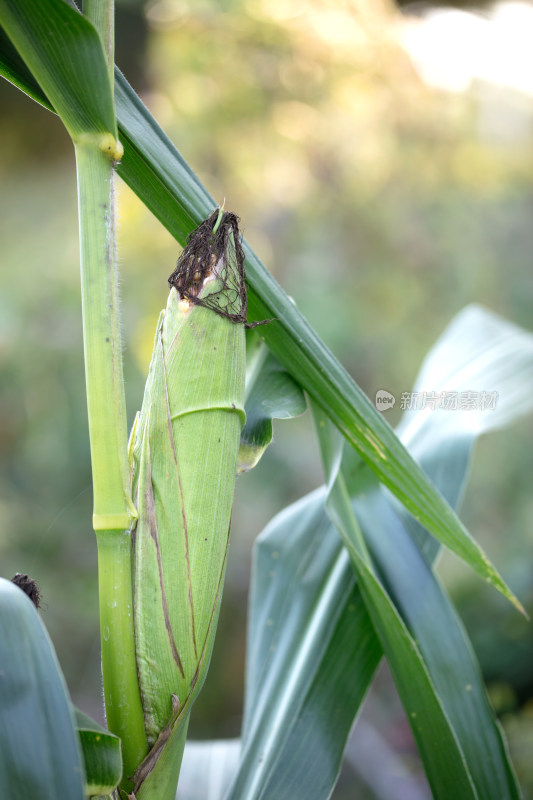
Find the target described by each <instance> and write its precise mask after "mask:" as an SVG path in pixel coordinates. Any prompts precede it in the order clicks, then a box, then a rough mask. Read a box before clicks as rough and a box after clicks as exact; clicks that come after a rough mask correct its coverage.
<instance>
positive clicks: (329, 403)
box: [1, 0, 522, 610]
mask: <svg viewBox="0 0 533 800" xmlns="http://www.w3.org/2000/svg"><path fill="white" fill-rule="evenodd" d="M1 1H2V2H7V0H1ZM25 1H26V2H30V0H25ZM48 2H53V0H48ZM115 78H116V85H115V102H116V109H117V118H118V121H119V130H120V136H121V141H122V143H123V144H124V147H125V153H124V157H123V159H122V162H121V166H120V169H119V171H120V174H121V175H122V177H123V178H124V180H125V181H126V182H127V183H128V184H129V185H130V186H131V188H132V189H133V190H134V191H135V193H136V194H137V195H138V196H139V197H140V198H141V199H142V200H143V202H144V203H145V205H146V206H147V207H148V208H149V209H150V210H151V211H152V212H153V213H154V214H155V216H156V217H157V218H158V219H159V220H160V221H161V222H162V224H163V225H165V227H166V228H167V229H168V230H169V231H170V232H171V233H172V234H173V235H174V236H175V237H176V239H177V240H178V241H179V242H181V243H182V244H183V243H184V242H185V240H186V238H187V236H188V234H189V233H191V231H192V230H193V229H194V228H195V227H196V226H197V225H198V224H199V223H200V222H201V221H202V219H204V218H205V217H207V216H208V215H209V213H211V212H212V210H213V208H214V206H215V203H214V201H213V199H212V198H211V197H210V195H209V193H208V192H207V190H206V189H205V188H204V187H203V186H202V184H201V183H200V181H199V180H198V178H197V177H196V175H195V174H194V173H193V172H192V170H191V169H190V167H189V166H188V165H187V164H186V162H185V161H184V160H183V158H182V156H181V155H180V153H179V152H178V151H177V150H176V148H175V147H174V145H173V144H172V142H171V141H170V140H169V139H168V137H166V136H165V134H164V133H163V131H162V130H161V129H160V128H159V126H158V125H157V123H156V122H155V120H154V119H153V117H152V116H151V115H150V113H149V111H148V110H147V109H146V107H145V106H144V105H143V104H142V102H141V101H140V99H139V98H138V97H137V95H136V94H135V92H134V91H133V89H132V88H131V87H130V86H129V85H128V83H127V82H126V80H125V79H124V77H123V76H122V74H121V73H120V72H119V71H118V70H116V72H115ZM44 88H46V87H44ZM47 93H48V92H47ZM53 99H54V98H52V100H53ZM244 249H245V252H246V266H247V276H248V277H247V280H248V286H249V306H248V307H249V314H250V316H251V317H252V318H255V319H264V318H268V319H275V322H272V323H271V324H269V325H266V326H264V328H263V330H262V332H261V335H262V337H263V338H264V340H265V341H266V343H267V344H268V346H269V348H270V349H271V350H272V352H273V353H274V354H275V355H276V357H277V358H278V359H279V361H280V362H281V363H282V364H283V365H284V366H285V367H286V369H287V370H288V371H289V372H290V374H291V375H292V376H293V377H294V378H295V379H296V380H297V381H298V383H300V385H301V386H302V387H303V388H304V389H305V390H306V391H307V392H308V393H309V395H310V396H311V397H312V398H313V399H314V400H315V402H316V403H318V404H319V405H320V406H321V408H323V409H324V411H325V412H326V414H327V415H328V417H329V418H330V419H331V420H332V421H333V423H334V424H335V425H336V426H337V427H338V428H339V430H340V431H341V432H342V433H343V435H344V436H345V437H346V438H347V440H348V441H349V442H350V443H351V444H352V445H353V446H354V447H355V448H356V450H357V451H358V452H359V453H360V455H361V456H362V457H363V458H364V459H365V461H366V462H367V463H368V464H369V466H370V467H371V469H372V470H373V471H374V472H375V474H376V475H377V476H378V478H379V479H380V481H382V482H383V483H384V484H385V485H386V486H387V487H388V488H389V489H390V490H391V491H392V492H393V494H394V495H395V496H396V497H398V499H399V500H400V501H401V503H402V504H403V505H404V506H405V507H406V508H407V509H408V511H409V512H410V513H411V514H412V515H413V516H414V517H415V519H417V520H419V521H420V522H421V523H422V524H423V525H424V526H425V527H426V528H427V529H428V530H429V531H430V532H431V533H432V534H433V535H434V536H435V537H436V538H437V539H438V540H439V541H440V542H442V543H443V544H444V545H445V546H446V547H448V548H450V549H451V550H452V551H453V552H455V553H456V554H457V555H458V556H459V557H460V558H462V559H464V560H465V562H466V563H468V564H469V565H470V566H471V567H472V568H473V569H474V570H475V571H476V572H478V573H479V574H480V575H481V576H482V577H483V578H484V579H485V580H487V581H488V582H489V583H491V584H492V585H493V586H495V587H496V588H497V589H498V590H499V591H500V592H501V593H502V594H503V595H504V596H506V597H508V598H509V599H510V600H511V602H513V603H514V604H515V605H516V606H517V607H518V608H519V609H520V610H522V608H521V606H520V603H519V602H518V600H516V598H515V597H514V596H513V594H512V592H510V590H509V589H508V587H507V586H506V585H505V583H504V581H503V580H502V578H501V577H500V576H499V575H498V573H497V572H496V570H495V569H494V567H493V566H492V564H490V562H489V561H488V559H487V558H486V556H485V555H484V553H483V552H482V551H481V550H480V548H479V547H478V545H477V544H476V543H475V542H474V540H473V539H472V538H471V537H470V535H469V534H468V532H467V531H466V529H465V528H464V526H463V525H462V524H461V522H460V520H459V519H458V517H457V516H456V514H455V513H454V512H453V510H452V509H451V508H450V506H449V505H448V504H447V503H446V501H445V500H444V499H443V498H442V496H441V495H440V494H439V492H438V491H437V490H436V489H435V487H434V486H433V484H432V483H431V482H430V481H429V479H428V478H427V476H426V475H425V473H424V472H423V471H422V470H421V469H420V467H419V466H418V464H417V463H416V462H415V461H414V459H413V458H412V457H411V456H410V455H409V453H408V451H407V450H406V449H405V448H404V447H403V445H402V444H401V443H400V442H399V440H398V438H397V437H396V436H395V434H394V432H393V431H392V430H391V428H390V427H389V426H388V424H387V423H386V421H385V420H384V419H383V417H382V416H381V415H380V414H379V413H378V412H377V411H376V409H375V408H374V407H373V405H372V404H371V403H370V401H369V400H368V398H367V397H366V396H365V394H364V393H363V392H362V391H361V390H360V389H359V387H358V386H357V385H356V384H355V382H354V381H353V380H352V378H351V377H350V376H349V375H348V373H347V372H346V370H345V369H344V368H343V367H342V366H341V364H340V363H339V362H338V361H337V359H336V358H335V357H334V356H333V354H332V353H331V352H330V351H329V349H328V348H327V347H326V346H325V344H324V343H323V342H322V341H321V339H320V338H319V337H318V336H317V335H316V333H315V332H314V330H313V329H312V328H311V326H310V325H309V324H308V323H307V321H306V320H305V319H304V317H303V316H302V315H301V314H300V313H299V312H298V310H297V309H296V307H295V305H294V303H293V302H292V301H291V300H290V298H289V297H288V296H287V295H286V294H285V292H284V291H283V290H282V289H281V287H280V286H279V285H278V284H277V283H276V281H275V280H274V278H273V277H272V276H271V275H270V274H269V273H268V271H267V270H266V268H265V267H264V266H263V264H262V263H261V261H260V260H259V259H258V258H257V256H256V255H255V254H254V253H253V251H252V250H251V249H250V247H249V246H248V245H246V243H244Z"/></svg>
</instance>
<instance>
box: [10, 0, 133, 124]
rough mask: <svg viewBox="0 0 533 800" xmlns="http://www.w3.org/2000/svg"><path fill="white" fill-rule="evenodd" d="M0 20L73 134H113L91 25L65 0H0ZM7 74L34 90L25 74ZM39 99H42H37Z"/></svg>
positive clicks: (103, 64) (103, 68)
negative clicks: (18, 75) (18, 77)
mask: <svg viewBox="0 0 533 800" xmlns="http://www.w3.org/2000/svg"><path fill="white" fill-rule="evenodd" d="M0 24H1V25H2V27H3V28H4V30H5V32H6V33H7V36H8V37H9V39H10V40H11V42H12V44H13V45H14V47H15V49H16V50H17V51H18V53H19V55H20V57H21V59H22V61H23V62H24V63H25V64H26V65H27V68H28V69H29V71H30V73H31V74H32V76H33V79H34V80H35V81H37V83H38V84H39V86H40V87H41V90H42V92H44V93H45V95H46V96H47V98H48V100H49V102H50V103H51V104H52V105H53V107H54V108H55V110H56V112H57V113H58V114H59V116H60V117H61V119H62V121H63V123H64V125H65V127H66V128H67V130H68V131H69V133H70V135H71V137H72V138H73V139H78V138H79V137H80V136H81V135H83V134H85V135H87V134H101V133H107V132H109V133H112V134H113V135H114V136H115V135H116V130H117V128H116V122H115V114H114V109H113V97H112V92H111V86H110V83H109V77H108V72H107V65H106V60H105V55H104V50H103V47H102V42H101V40H100V37H99V35H98V33H97V32H96V30H95V28H94V27H93V26H92V25H91V23H90V22H89V21H88V20H87V19H86V18H85V17H84V16H83V15H82V14H80V13H79V12H78V11H77V10H76V9H75V8H74V7H73V6H71V5H69V4H68V3H66V2H64V0H39V2H38V3H36V2H34V0H0ZM16 71H17V66H16V64H14V63H13V62H11V64H10V78H9V79H10V80H12V82H14V83H16V84H17V85H19V86H22V85H26V86H27V87H28V88H27V89H26V91H27V92H28V94H30V96H34V95H35V94H36V92H35V89H34V88H32V85H31V84H30V83H29V81H28V76H27V75H26V76H24V75H22V76H20V79H18V80H17V76H16ZM39 102H42V100H39Z"/></svg>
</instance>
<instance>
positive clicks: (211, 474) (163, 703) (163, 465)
mask: <svg viewBox="0 0 533 800" xmlns="http://www.w3.org/2000/svg"><path fill="white" fill-rule="evenodd" d="M225 216H226V215H224V217H225ZM226 233H227V235H226V240H225V249H224V253H223V255H222V256H221V258H220V259H219V261H218V263H217V265H216V268H215V269H214V270H213V267H214V263H213V262H214V259H213V258H212V259H211V265H210V267H209V269H207V270H206V271H205V277H203V280H202V284H201V286H200V287H199V291H198V294H197V297H198V301H199V302H205V303H206V305H202V304H196V303H195V302H189V301H188V300H185V299H183V298H182V297H181V298H180V294H179V293H178V291H177V290H176V288H172V289H171V291H170V294H169V297H168V303H167V307H166V310H165V311H164V312H162V313H161V316H160V318H159V322H158V325H157V330H156V335H155V342H154V350H153V355H152V361H151V364H150V369H149V374H148V380H147V383H146V388H145V396H144V400H143V405H142V409H141V413H140V416H139V419H138V421H137V424H136V430H135V434H134V436H135V439H134V446H133V476H132V484H133V485H132V490H133V497H134V500H135V502H136V506H137V509H138V512H139V519H138V522H137V527H136V530H135V535H134V617H135V620H134V622H135V640H136V657H137V669H138V675H139V686H140V691H141V699H142V705H143V710H144V718H145V727H146V734H147V739H148V743H149V745H150V746H153V745H154V744H155V742H156V741H157V739H158V737H160V736H161V733H162V732H164V731H168V733H170V730H171V729H172V728H173V726H174V722H175V721H176V720H177V719H178V718H180V717H181V718H183V719H185V718H186V717H187V716H188V711H189V710H190V706H191V704H192V702H193V700H194V698H195V697H196V695H197V693H198V691H199V690H200V688H201V685H202V683H203V680H204V678H205V674H206V671H207V667H208V664H209V659H210V655H211V650H212V646H213V640H214V634H215V628H216V624H217V618H218V611H219V605H220V598H221V592H222V585H223V580H224V572H225V567H226V556H227V549H228V538H229V526H230V519H231V510H232V504H233V493H234V486H235V473H236V462H237V453H238V449H239V439H240V432H241V428H242V426H243V425H244V421H245V414H244V408H243V404H244V375H245V336H244V325H243V324H242V322H241V321H237V322H235V321H234V320H231V319H228V318H227V316H225V315H222V314H220V313H214V312H213V310H212V309H211V308H209V307H208V301H209V297H210V296H211V295H217V294H218V295H220V293H221V292H222V293H223V292H224V291H225V290H226V287H227V278H228V275H230V277H231V275H232V274H233V273H232V271H234V272H235V276H236V277H237V278H238V277H239V276H238V270H239V269H240V268H241V269H242V264H241V265H239V263H238V259H237V258H236V244H235V239H234V231H233V230H228V231H226ZM238 247H239V243H237V248H238ZM222 260H224V261H225V270H227V274H225V277H224V279H222V278H221V277H220V274H221V263H222ZM217 273H218V274H217ZM238 303H239V298H238V297H235V298H231V297H230V298H227V305H226V308H227V309H229V310H230V311H232V310H233V307H234V305H236V304H238ZM160 741H161V739H160Z"/></svg>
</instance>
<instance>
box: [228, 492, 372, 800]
mask: <svg viewBox="0 0 533 800" xmlns="http://www.w3.org/2000/svg"><path fill="white" fill-rule="evenodd" d="M324 497H325V495H324V492H323V490H318V491H317V492H314V493H313V494H311V495H309V496H308V497H306V498H304V499H303V500H301V501H299V502H298V503H295V504H294V505H293V506H291V507H290V508H287V509H285V510H284V511H283V512H281V513H280V514H279V515H278V516H277V517H276V518H275V519H273V520H272V522H271V523H270V524H269V525H268V526H267V528H266V529H265V531H264V532H263V533H262V534H261V536H260V537H259V539H258V541H257V543H256V547H255V550H254V564H253V573H252V574H253V577H252V590H251V596H250V614H249V620H250V621H249V634H248V657H247V673H246V698H245V712H244V722H243V734H242V754H241V761H240V763H239V769H238V772H237V774H236V775H235V778H234V781H233V783H232V785H231V787H230V789H229V790H228V793H227V795H226V797H227V800H230V799H231V800H236V799H237V798H242V797H246V798H247V800H254V798H260V797H261V798H266V797H276V798H287V800H289V798H293V797H296V796H302V797H306V798H310V799H312V798H316V800H318V799H319V798H324V797H327V796H328V794H329V791H330V789H331V787H332V786H333V785H334V783H335V780H336V776H337V774H338V770H339V768H340V762H341V758H342V753H343V750H344V747H345V744H346V739H347V737H348V734H349V731H350V728H351V725H352V722H353V717H354V714H355V709H357V708H358V707H359V706H360V703H361V701H362V699H363V697H364V696H365V694H366V691H367V689H368V686H369V685H370V682H371V679H372V676H373V674H374V671H375V669H376V667H377V664H378V662H379V659H380V656H381V648H380V646H379V643H378V642H377V640H376V637H375V636H374V633H373V630H372V626H371V624H370V620H369V618H368V615H367V613H366V611H365V608H364V605H363V603H362V601H361V597H360V594H359V592H358V589H357V587H356V586H355V585H354V583H355V582H354V576H353V571H352V569H351V567H350V564H349V561H348V558H347V557H346V553H345V552H344V551H343V549H342V547H341V542H340V539H339V537H338V535H337V533H336V531H335V530H334V528H333V526H332V525H331V523H330V521H329V520H328V518H327V515H326V514H325V512H324Z"/></svg>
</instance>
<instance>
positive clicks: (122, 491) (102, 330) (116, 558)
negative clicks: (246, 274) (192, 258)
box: [76, 139, 147, 775]
mask: <svg viewBox="0 0 533 800" xmlns="http://www.w3.org/2000/svg"><path fill="white" fill-rule="evenodd" d="M103 149H104V150H107V149H108V148H107V145H106V142H98V141H94V139H87V140H83V141H78V142H77V143H76V162H77V170H78V197H79V215H80V244H81V277H82V309H83V336H84V349H85V373H86V381H87V406H88V415H89V436H90V441H91V460H92V472H93V492H94V516H93V525H94V529H95V531H96V536H97V542H98V563H99V589H100V630H101V643H102V669H103V678H104V695H105V702H106V712H107V722H108V726H109V729H110V730H111V731H112V732H113V733H115V734H117V735H118V736H120V737H121V739H122V747H123V758H124V773H125V775H129V774H131V773H132V772H133V771H134V769H135V767H136V766H137V764H138V763H139V761H140V760H141V759H142V758H143V757H144V755H145V754H146V751H147V745H146V737H145V733H144V721H143V714H142V706H141V701H140V693H139V687H138V682H137V667H136V662H135V641H134V631H133V599H132V597H133V594H132V583H131V582H132V577H131V576H132V570H131V530H132V526H133V525H134V523H135V520H136V516H137V512H136V510H135V507H134V506H133V503H132V501H131V496H130V489H129V471H128V458H127V424H126V405H125V399H124V383H123V374H122V357H121V346H120V328H119V320H118V298H117V280H116V274H115V272H116V267H115V252H114V249H115V243H114V234H115V231H114V208H113V163H112V161H111V160H110V158H109V156H108V154H107V153H106V152H103Z"/></svg>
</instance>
